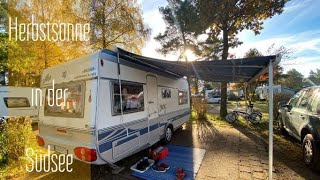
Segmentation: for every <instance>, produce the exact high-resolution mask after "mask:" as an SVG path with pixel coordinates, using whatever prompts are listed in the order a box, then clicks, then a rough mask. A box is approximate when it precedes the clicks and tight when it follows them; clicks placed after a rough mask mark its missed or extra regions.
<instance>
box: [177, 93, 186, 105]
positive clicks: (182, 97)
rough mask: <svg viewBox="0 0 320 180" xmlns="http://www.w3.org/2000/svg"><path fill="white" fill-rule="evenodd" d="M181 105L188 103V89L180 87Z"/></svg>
mask: <svg viewBox="0 0 320 180" xmlns="http://www.w3.org/2000/svg"><path fill="white" fill-rule="evenodd" d="M178 98H179V99H178V101H179V105H182V104H187V103H188V92H187V91H186V90H180V89H179V96H178Z"/></svg>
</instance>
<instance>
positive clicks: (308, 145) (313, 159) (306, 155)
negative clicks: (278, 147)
mask: <svg viewBox="0 0 320 180" xmlns="http://www.w3.org/2000/svg"><path fill="white" fill-rule="evenodd" d="M302 152H303V161H304V163H305V165H306V166H308V167H310V168H312V169H315V170H318V169H319V163H318V159H319V150H318V149H317V146H315V142H314V139H313V136H312V134H307V135H306V136H305V137H304V139H303V142H302Z"/></svg>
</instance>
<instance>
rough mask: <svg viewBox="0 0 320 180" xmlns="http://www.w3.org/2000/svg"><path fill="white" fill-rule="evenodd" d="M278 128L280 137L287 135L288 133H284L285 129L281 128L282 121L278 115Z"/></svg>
mask: <svg viewBox="0 0 320 180" xmlns="http://www.w3.org/2000/svg"><path fill="white" fill-rule="evenodd" d="M278 127H279V131H280V133H281V134H282V135H287V134H288V132H287V131H286V129H284V127H283V121H282V118H281V116H280V115H278Z"/></svg>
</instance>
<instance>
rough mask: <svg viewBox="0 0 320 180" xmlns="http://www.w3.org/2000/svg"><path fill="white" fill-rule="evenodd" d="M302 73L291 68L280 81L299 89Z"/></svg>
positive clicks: (301, 83)
mask: <svg viewBox="0 0 320 180" xmlns="http://www.w3.org/2000/svg"><path fill="white" fill-rule="evenodd" d="M302 80H303V75H302V74H301V73H299V72H298V71H297V70H296V69H291V70H289V71H288V72H287V74H286V78H285V79H284V81H283V82H282V84H283V85H286V86H287V87H289V88H291V89H293V90H295V91H299V90H300V89H301V88H303V81H302Z"/></svg>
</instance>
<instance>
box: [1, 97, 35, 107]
mask: <svg viewBox="0 0 320 180" xmlns="http://www.w3.org/2000/svg"><path fill="white" fill-rule="evenodd" d="M3 101H4V104H5V105H6V106H7V108H23V107H30V103H29V100H28V98H25V97H5V98H3Z"/></svg>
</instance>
